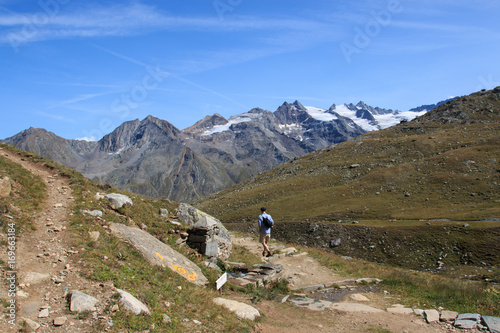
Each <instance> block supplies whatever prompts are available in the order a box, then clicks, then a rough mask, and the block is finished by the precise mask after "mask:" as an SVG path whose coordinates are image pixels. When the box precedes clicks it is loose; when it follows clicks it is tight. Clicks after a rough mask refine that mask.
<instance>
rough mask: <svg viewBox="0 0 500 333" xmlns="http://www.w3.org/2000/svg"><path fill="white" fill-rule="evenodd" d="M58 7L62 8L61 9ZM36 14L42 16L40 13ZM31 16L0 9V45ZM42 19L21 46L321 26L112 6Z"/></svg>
mask: <svg viewBox="0 0 500 333" xmlns="http://www.w3.org/2000/svg"><path fill="white" fill-rule="evenodd" d="M61 7H62V6H61ZM40 13H41V14H42V15H44V14H45V13H44V12H43V11H42V9H40ZM37 14H39V13H36V12H32V13H22V14H20V13H13V12H12V11H10V10H8V9H5V8H3V7H2V8H0V27H3V28H4V29H7V31H4V32H1V33H0V42H8V41H9V40H11V39H12V38H13V37H14V36H15V37H17V38H22V37H23V34H22V29H23V27H25V26H26V25H27V24H29V23H33V22H31V21H33V17H35V16H36V15H37ZM45 15H46V22H44V23H42V24H33V25H34V26H35V27H36V31H34V32H33V33H30V34H24V35H25V36H24V37H25V38H24V40H20V41H21V42H29V41H40V40H50V39H62V38H70V37H106V36H128V35H138V34H142V33H147V32H150V31H158V30H194V31H207V30H212V31H235V30H236V31H240V30H281V29H288V30H290V29H291V30H297V31H301V30H311V29H313V30H318V31H319V30H320V29H321V28H324V25H323V24H321V23H319V22H316V21H312V20H306V19H303V20H298V19H287V18H280V19H276V18H274V19H267V18H263V17H252V16H234V17H231V18H228V19H225V20H223V21H221V20H220V19H219V18H218V17H217V16H216V15H214V16H211V17H184V16H172V15H169V14H165V13H161V12H159V11H158V10H157V9H156V8H155V7H154V6H148V5H144V4H132V5H126V6H124V5H115V6H110V7H103V6H100V7H97V8H96V7H92V8H86V9H83V10H81V11H79V12H78V13H74V12H73V13H71V12H64V7H62V8H61V10H60V13H54V14H53V15H48V14H45Z"/></svg>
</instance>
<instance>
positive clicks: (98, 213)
mask: <svg viewBox="0 0 500 333" xmlns="http://www.w3.org/2000/svg"><path fill="white" fill-rule="evenodd" d="M80 212H82V213H83V214H88V215H91V216H94V217H102V211H100V210H86V209H81V210H80Z"/></svg>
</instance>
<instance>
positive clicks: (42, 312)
mask: <svg viewBox="0 0 500 333" xmlns="http://www.w3.org/2000/svg"><path fill="white" fill-rule="evenodd" d="M49 314H50V312H49V309H41V310H40V312H39V313H38V318H47V317H48V316H49Z"/></svg>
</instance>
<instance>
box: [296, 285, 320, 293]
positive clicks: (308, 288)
mask: <svg viewBox="0 0 500 333" xmlns="http://www.w3.org/2000/svg"><path fill="white" fill-rule="evenodd" d="M323 288H325V285H324V284H315V285H312V286H307V287H302V288H300V289H303V290H304V291H305V292H306V293H308V292H311V291H316V290H319V289H323Z"/></svg>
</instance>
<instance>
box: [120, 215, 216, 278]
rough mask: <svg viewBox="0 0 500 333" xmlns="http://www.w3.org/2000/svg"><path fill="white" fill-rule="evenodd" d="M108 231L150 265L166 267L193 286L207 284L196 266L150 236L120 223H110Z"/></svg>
mask: <svg viewBox="0 0 500 333" xmlns="http://www.w3.org/2000/svg"><path fill="white" fill-rule="evenodd" d="M110 230H111V232H113V234H115V235H116V236H117V237H119V238H121V239H123V240H125V241H126V242H128V243H130V244H131V245H132V246H133V247H134V248H136V249H137V250H138V251H139V252H141V253H142V255H143V256H144V257H145V258H146V260H148V261H149V262H150V263H151V264H153V265H159V266H162V267H168V268H169V269H171V270H172V271H174V272H176V273H177V274H179V275H181V276H182V277H183V278H185V279H186V280H188V281H189V282H191V283H193V284H195V285H198V286H204V285H206V284H208V279H207V278H206V277H205V276H204V275H203V273H202V271H201V269H200V268H199V267H198V266H197V265H195V264H194V263H193V262H192V261H190V260H189V259H188V258H186V257H185V256H183V255H182V254H180V253H179V252H177V251H175V250H174V249H172V248H171V247H170V246H168V245H167V244H165V243H163V242H161V241H160V240H158V239H157V238H155V237H154V236H152V235H151V234H149V233H147V232H145V231H143V230H140V229H137V228H131V227H128V226H126V225H124V224H121V223H111V224H110Z"/></svg>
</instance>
